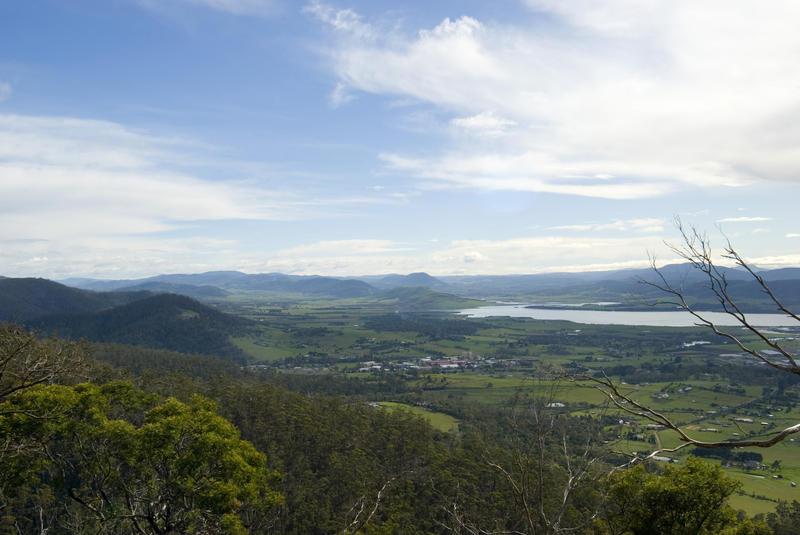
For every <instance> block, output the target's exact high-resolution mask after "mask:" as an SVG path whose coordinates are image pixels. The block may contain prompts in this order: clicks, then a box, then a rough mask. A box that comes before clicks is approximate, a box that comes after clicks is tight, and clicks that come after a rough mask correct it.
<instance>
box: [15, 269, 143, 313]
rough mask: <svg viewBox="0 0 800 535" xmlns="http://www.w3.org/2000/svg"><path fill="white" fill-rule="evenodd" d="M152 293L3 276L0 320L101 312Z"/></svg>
mask: <svg viewBox="0 0 800 535" xmlns="http://www.w3.org/2000/svg"><path fill="white" fill-rule="evenodd" d="M150 295H152V294H151V293H150V292H145V291H138V292H93V291H87V290H80V289H77V288H71V287H69V286H65V285H63V284H59V283H57V282H53V281H50V280H47V279H36V278H20V279H16V278H2V279H0V321H26V320H29V319H33V318H36V317H39V316H44V315H47V314H59V313H78V312H98V311H101V310H105V309H109V308H112V307H115V306H120V305H125V304H128V303H132V302H134V301H138V300H140V299H144V298H147V297H149V296H150Z"/></svg>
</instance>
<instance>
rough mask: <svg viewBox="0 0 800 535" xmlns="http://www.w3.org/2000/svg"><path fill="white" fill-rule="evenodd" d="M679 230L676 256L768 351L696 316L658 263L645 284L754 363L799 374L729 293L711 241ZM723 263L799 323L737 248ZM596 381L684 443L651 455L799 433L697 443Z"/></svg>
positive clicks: (755, 443)
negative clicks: (697, 273)
mask: <svg viewBox="0 0 800 535" xmlns="http://www.w3.org/2000/svg"><path fill="white" fill-rule="evenodd" d="M677 226H678V230H679V231H680V234H681V238H682V245H680V246H673V245H670V244H667V245H668V246H669V247H670V248H671V249H672V251H673V252H675V253H676V254H678V255H679V256H680V257H681V258H683V259H684V260H685V261H687V262H688V263H689V264H690V265H691V266H692V267H693V268H695V269H697V270H699V271H700V272H701V273H702V274H703V275H704V280H705V282H706V287H707V288H708V290H710V292H711V294H712V295H713V296H714V299H715V301H716V303H717V304H718V305H719V307H720V309H721V311H722V312H724V313H725V314H727V315H729V316H730V317H732V318H734V319H735V320H736V322H737V323H738V324H739V326H740V327H741V328H743V329H745V330H746V331H747V332H749V333H750V334H752V335H754V336H755V338H756V339H757V340H758V342H759V344H763V345H764V346H766V347H767V348H768V351H764V350H761V349H758V347H757V346H756V345H752V344H749V343H747V342H746V341H745V340H744V339H743V338H742V336H741V335H739V334H736V333H735V332H734V331H730V330H725V329H723V328H721V327H720V326H719V325H717V324H716V323H714V321H712V320H711V319H709V318H708V317H707V316H706V315H704V313H703V312H701V311H698V310H696V309H695V307H694V306H693V305H692V304H690V303H689V302H688V300H687V297H686V295H685V293H684V291H683V289H682V288H681V287H680V286H679V285H676V284H675V283H673V282H672V281H670V280H669V279H668V277H667V276H666V275H665V274H664V273H663V272H662V271H661V270H660V269H659V268H658V267H657V266H656V264H655V259H653V258H651V265H652V267H653V270H654V271H655V273H656V276H657V277H656V280H655V281H642V282H644V283H645V284H648V285H650V286H653V287H655V288H657V289H659V290H661V291H662V292H664V293H665V294H667V295H669V296H671V297H672V298H673V300H672V301H670V302H671V303H672V304H675V305H677V306H679V307H680V308H682V309H683V310H685V311H686V312H688V313H690V314H691V315H692V316H694V318H695V319H696V320H697V325H699V326H703V327H706V328H708V329H709V330H711V331H712V332H713V333H714V334H717V335H719V336H722V337H724V338H726V339H727V340H729V341H730V342H732V343H734V344H735V345H736V346H737V347H738V348H739V349H740V350H741V351H743V352H744V353H746V354H748V355H750V356H752V357H753V358H754V359H756V360H758V361H760V362H762V363H764V364H765V365H767V366H769V367H771V368H773V369H775V370H778V371H781V372H785V373H788V374H792V375H800V365H798V362H797V360H796V358H795V356H794V355H793V354H792V352H791V351H790V350H789V349H788V348H787V347H786V346H785V342H782V341H781V340H778V339H775V338H773V337H770V336H768V335H767V333H766V332H765V331H763V330H762V329H760V328H759V327H757V326H755V325H753V323H752V322H751V321H750V318H749V317H748V313H747V312H746V311H745V309H744V307H743V305H741V304H740V302H739V299H738V298H736V297H735V296H734V295H733V294H732V292H731V284H730V281H729V280H728V277H727V276H726V274H725V271H724V270H723V269H721V268H720V266H718V265H717V264H716V263H715V260H714V255H713V251H712V248H711V245H710V242H709V239H708V237H707V236H705V235H704V234H701V233H700V232H699V231H697V229H694V228H688V229H687V228H686V227H684V226H683V224H682V223H681V222H680V221H677ZM720 256H721V257H722V258H723V259H726V260H728V261H731V262H732V263H733V264H734V265H735V266H737V267H738V268H741V269H742V270H744V271H745V272H747V273H748V274H749V275H750V276H751V277H752V280H753V281H755V283H756V284H757V285H758V287H759V289H760V290H761V292H762V293H763V294H764V295H766V296H767V298H768V299H769V301H770V302H771V303H772V305H773V306H774V307H775V308H776V310H777V311H778V312H781V313H783V314H786V315H787V316H789V317H791V318H793V319H794V320H796V321H797V322H798V323H799V324H800V316H798V315H797V314H795V313H794V312H792V311H791V310H789V309H788V308H787V307H786V306H785V305H784V303H783V302H782V301H781V299H780V298H778V296H776V295H775V293H774V292H773V291H772V289H771V288H770V287H769V285H768V284H767V282H766V281H765V280H764V278H763V277H762V276H761V275H760V274H759V273H758V272H757V271H756V270H755V268H753V267H752V266H751V265H750V264H748V263H747V261H745V260H744V258H742V256H741V255H740V254H739V253H738V252H737V251H736V250H735V249H734V248H733V246H732V245H731V243H730V241H729V240H726V245H725V247H724V248H723V250H722V253H721V255H720ZM587 379H589V380H590V381H593V382H594V383H595V384H596V385H598V386H599V388H600V389H601V390H602V391H603V392H604V393H605V394H606V395H607V396H608V398H609V399H610V400H611V402H613V403H614V404H615V405H616V406H617V407H618V408H619V409H621V410H623V411H624V412H627V413H630V414H634V415H636V416H640V417H642V418H645V419H647V420H649V421H651V422H653V423H656V424H659V425H662V426H664V427H665V428H666V429H671V430H673V431H675V432H677V433H678V436H679V438H680V440H681V441H682V442H683V444H681V445H679V446H677V447H676V448H672V449H657V450H656V451H654V452H652V453H651V454H650V456H651V457H652V456H654V455H657V454H658V453H660V452H665V451H669V452H674V451H677V450H680V449H682V448H684V447H686V446H689V445H694V446H698V447H701V448H741V447H751V446H752V447H762V448H765V447H769V446H772V445H774V444H777V443H778V442H780V441H782V440H784V439H785V438H787V437H789V436H790V435H793V434H795V433H800V423H797V424H794V425H791V426H788V427H786V428H784V429H781V430H778V431H775V432H772V433H770V434H769V435H767V438H763V439H741V440H725V441H716V442H708V441H702V440H698V439H696V438H693V437H692V436H691V435H690V434H689V433H688V431H686V430H685V429H683V428H681V427H680V426H679V425H677V424H675V423H674V422H673V421H672V420H671V419H670V418H669V417H667V416H665V415H664V414H661V413H659V412H658V411H656V410H654V409H653V408H652V407H649V406H647V405H645V404H644V403H641V402H638V401H636V400H635V399H633V398H632V397H630V396H629V395H627V394H625V393H623V392H622V391H621V390H620V389H619V388H618V386H617V385H616V384H615V383H614V382H613V381H612V380H611V379H610V378H609V377H608V376H607V375H605V374H602V376H601V377H587Z"/></svg>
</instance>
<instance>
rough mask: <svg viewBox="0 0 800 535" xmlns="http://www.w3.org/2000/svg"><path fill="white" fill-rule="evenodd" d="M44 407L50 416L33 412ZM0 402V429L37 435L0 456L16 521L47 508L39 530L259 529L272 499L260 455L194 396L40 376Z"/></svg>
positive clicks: (158, 531) (277, 497) (164, 531)
mask: <svg viewBox="0 0 800 535" xmlns="http://www.w3.org/2000/svg"><path fill="white" fill-rule="evenodd" d="M54 407H58V408H59V410H60V411H61V412H60V415H59V417H58V418H43V417H40V416H39V414H41V413H40V412H39V411H42V410H44V411H48V410H51V408H54ZM0 409H3V411H2V416H0V434H2V435H3V436H9V437H16V438H19V439H21V440H28V441H31V442H33V443H36V444H38V445H39V446H40V447H39V449H38V450H33V449H30V450H28V451H27V452H26V454H25V455H20V456H16V457H14V458H12V459H7V462H6V463H4V465H3V466H0V471H2V473H3V474H4V477H7V478H9V479H10V481H8V482H9V483H14V485H10V486H9V487H10V488H12V489H13V490H11V491H9V492H8V494H9V499H10V500H11V501H12V502H13V503H14V504H15V508H14V510H15V511H17V515H16V516H15V517H13V518H12V519H11V520H8V521H13V523H15V524H16V525H17V526H19V525H21V523H24V522H26V521H27V522H30V519H31V514H30V513H31V511H34V512H38V513H39V516H41V517H43V518H44V517H49V518H51V522H52V525H51V526H44V525H42V526H37V531H41V532H43V531H44V530H45V528H46V527H50V528H52V529H53V531H54V532H55V533H60V532H70V533H88V532H92V533H108V534H110V533H138V534H148V535H150V534H171V533H207V534H217V533H219V534H242V533H248V532H252V533H257V532H258V530H259V523H263V521H264V520H265V519H267V518H268V513H269V512H270V510H271V509H273V508H274V507H275V506H276V505H277V504H278V503H279V502H280V499H281V497H280V495H279V494H278V493H277V492H275V491H273V490H271V489H270V487H269V484H268V483H269V480H270V478H271V477H272V475H273V474H271V473H270V472H269V471H268V470H267V468H266V458H265V456H264V455H263V454H262V453H259V452H258V451H257V450H256V449H255V447H254V446H253V445H252V444H250V443H249V442H246V441H244V440H241V439H240V438H239V432H238V430H237V429H236V428H235V427H234V426H233V425H232V424H230V423H229V422H228V421H227V420H225V419H223V418H222V417H220V416H218V415H217V414H216V407H215V405H214V404H213V402H211V401H210V400H208V399H205V398H202V397H200V396H194V397H193V398H192V400H191V402H190V403H188V404H187V403H182V402H180V401H178V400H176V399H174V398H169V399H167V400H164V401H159V398H158V396H156V395H153V394H146V393H143V392H140V391H137V390H135V389H134V388H133V387H132V385H130V384H128V383H110V384H107V385H103V386H97V385H92V384H80V385H76V386H72V387H70V386H63V385H47V386H44V385H40V386H36V387H31V388H28V389H26V390H24V391H20V392H19V393H17V394H16V395H14V396H12V397H11V398H9V399H7V400H6V401H5V402H4V403H3V404H2V405H0ZM43 491H46V492H43ZM43 496H55V497H56V499H55V500H49V501H48V502H47V503H43V499H42V497H43ZM20 513H21V514H20ZM33 518H34V519H35V518H36V515H33ZM60 530H63V531H60Z"/></svg>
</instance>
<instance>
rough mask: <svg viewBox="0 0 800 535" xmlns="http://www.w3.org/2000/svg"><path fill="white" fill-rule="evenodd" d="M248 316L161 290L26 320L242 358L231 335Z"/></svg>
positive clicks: (99, 338)
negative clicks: (109, 304)
mask: <svg viewBox="0 0 800 535" xmlns="http://www.w3.org/2000/svg"><path fill="white" fill-rule="evenodd" d="M250 324H251V322H250V321H249V320H246V319H243V318H238V317H235V316H230V315H228V314H223V313H222V312H218V311H216V310H214V309H213V308H210V307H207V306H205V305H203V304H201V303H199V302H197V301H195V300H193V299H190V298H188V297H185V296H181V295H174V294H162V295H156V296H153V297H148V298H147V299H142V300H140V301H136V302H134V303H130V304H127V305H124V306H120V307H115V308H112V309H110V310H104V311H101V312H92V313H72V314H55V315H50V316H44V317H41V318H38V319H35V320H32V321H29V322H28V325H30V326H31V327H33V328H35V329H37V330H39V331H43V332H46V333H54V334H56V335H58V336H61V337H65V338H70V339H73V340H76V339H80V338H86V339H88V340H90V341H93V342H116V343H120V344H131V345H138V346H145V347H149V348H153V349H168V350H171V351H179V352H182V353H198V354H204V355H214V356H217V357H220V358H224V359H231V360H237V361H243V360H244V353H243V352H242V350H241V349H239V348H237V347H236V346H234V345H233V344H232V343H231V342H230V341H229V337H230V336H233V335H237V334H241V333H242V332H243V331H244V330H246V329H247V327H248V325H250Z"/></svg>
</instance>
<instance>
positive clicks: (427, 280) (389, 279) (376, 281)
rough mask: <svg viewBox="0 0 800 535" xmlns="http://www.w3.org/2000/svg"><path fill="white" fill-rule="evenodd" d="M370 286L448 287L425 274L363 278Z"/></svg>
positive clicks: (438, 288)
mask: <svg viewBox="0 0 800 535" xmlns="http://www.w3.org/2000/svg"><path fill="white" fill-rule="evenodd" d="M362 280H364V281H365V282H368V283H369V284H371V285H372V286H374V287H376V288H379V289H388V288H402V287H409V288H414V287H421V288H431V289H434V290H446V289H447V288H448V287H449V284H447V283H446V282H444V281H441V280H439V279H437V278H436V277H431V276H430V275H428V274H427V273H421V272H420V273H410V274H408V275H384V276H379V277H370V278H369V279H367V278H366V277H365V278H363V279H362Z"/></svg>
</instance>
